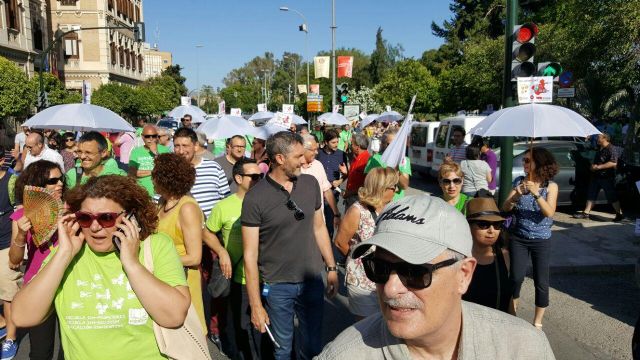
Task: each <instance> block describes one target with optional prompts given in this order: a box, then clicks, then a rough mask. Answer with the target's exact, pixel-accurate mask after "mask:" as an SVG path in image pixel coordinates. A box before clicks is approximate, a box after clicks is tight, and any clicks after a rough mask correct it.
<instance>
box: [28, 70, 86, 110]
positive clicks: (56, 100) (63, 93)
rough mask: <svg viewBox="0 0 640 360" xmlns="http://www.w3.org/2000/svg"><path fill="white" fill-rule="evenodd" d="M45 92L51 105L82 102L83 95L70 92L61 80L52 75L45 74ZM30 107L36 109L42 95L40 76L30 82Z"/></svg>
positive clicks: (43, 75)
mask: <svg viewBox="0 0 640 360" xmlns="http://www.w3.org/2000/svg"><path fill="white" fill-rule="evenodd" d="M42 79H43V82H44V91H46V92H47V99H48V100H49V105H50V106H54V105H60V104H73V103H80V102H82V94H80V93H79V92H77V91H68V90H67V89H65V87H64V84H63V83H62V81H60V79H58V78H57V77H55V76H54V75H53V74H50V73H43V74H42ZM29 91H30V106H32V107H35V106H36V105H37V103H38V95H39V94H40V75H39V74H38V75H36V76H34V77H33V78H31V80H29Z"/></svg>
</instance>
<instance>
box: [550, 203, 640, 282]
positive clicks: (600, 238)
mask: <svg viewBox="0 0 640 360" xmlns="http://www.w3.org/2000/svg"><path fill="white" fill-rule="evenodd" d="M591 214H592V220H580V219H575V218H573V217H572V216H571V215H569V214H565V213H561V212H556V215H555V216H554V224H553V228H552V230H553V235H552V237H551V240H552V241H553V245H552V246H553V251H552V254H551V272H553V273H558V272H563V273H570V272H580V273H584V272H601V271H633V269H634V267H635V264H636V262H637V261H638V259H639V258H640V237H638V236H636V235H635V234H634V226H635V218H633V219H625V220H624V221H622V222H620V223H614V222H612V219H613V215H612V214H607V213H600V212H595V211H592V213H591Z"/></svg>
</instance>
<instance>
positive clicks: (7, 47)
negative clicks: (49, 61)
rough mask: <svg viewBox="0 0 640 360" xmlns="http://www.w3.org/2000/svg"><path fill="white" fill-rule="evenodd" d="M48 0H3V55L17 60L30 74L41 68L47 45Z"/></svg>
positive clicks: (0, 31)
mask: <svg viewBox="0 0 640 360" xmlns="http://www.w3.org/2000/svg"><path fill="white" fill-rule="evenodd" d="M47 15H48V6H47V2H46V0H0V56H2V57H5V58H7V59H9V60H10V61H12V62H14V63H15V64H16V65H18V66H19V67H20V68H22V69H23V70H24V72H25V73H27V75H29V77H31V76H33V72H34V71H35V70H37V69H38V68H39V61H37V60H38V59H39V54H40V52H41V51H42V50H44V49H45V47H46V46H47V43H48V41H47V39H48V38H49V35H48V31H49V29H48V27H47Z"/></svg>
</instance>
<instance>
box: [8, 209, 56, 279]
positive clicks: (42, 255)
mask: <svg viewBox="0 0 640 360" xmlns="http://www.w3.org/2000/svg"><path fill="white" fill-rule="evenodd" d="M23 216H24V208H20V209H18V210H16V211H14V212H13V214H12V215H11V216H10V217H9V218H10V219H11V220H13V221H16V220H18V219H20V218H21V217H23ZM57 245H58V233H55V234H53V237H52V238H51V241H50V242H48V243H47V244H44V245H42V246H41V247H39V248H38V247H36V245H35V244H34V243H33V239H32V238H31V232H28V233H27V247H28V251H27V267H26V270H25V272H24V280H23V281H24V284H27V283H29V281H31V279H33V277H34V276H36V274H37V273H38V271H40V267H41V266H42V262H43V261H44V259H46V258H47V256H49V253H50V252H51V249H52V248H53V247H55V246H57Z"/></svg>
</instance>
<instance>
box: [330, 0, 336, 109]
mask: <svg viewBox="0 0 640 360" xmlns="http://www.w3.org/2000/svg"><path fill="white" fill-rule="evenodd" d="M336 28H337V26H336V0H331V64H332V74H331V111H333V109H334V108H335V107H336Z"/></svg>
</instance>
